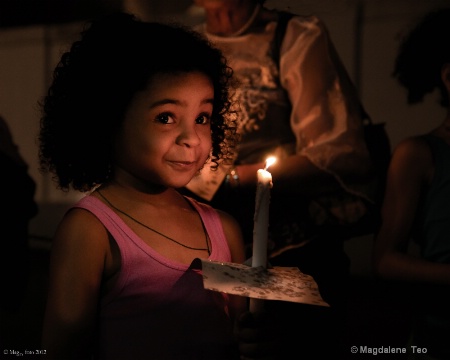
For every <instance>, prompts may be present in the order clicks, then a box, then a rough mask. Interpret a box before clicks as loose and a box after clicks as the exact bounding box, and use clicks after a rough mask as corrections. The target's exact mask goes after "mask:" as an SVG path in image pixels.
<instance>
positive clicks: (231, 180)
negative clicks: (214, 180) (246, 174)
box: [225, 166, 240, 188]
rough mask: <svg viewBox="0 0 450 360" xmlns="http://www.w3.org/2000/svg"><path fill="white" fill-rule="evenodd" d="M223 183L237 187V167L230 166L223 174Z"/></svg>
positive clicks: (238, 183)
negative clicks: (224, 174)
mask: <svg viewBox="0 0 450 360" xmlns="http://www.w3.org/2000/svg"><path fill="white" fill-rule="evenodd" d="M225 184H226V185H227V186H229V187H231V188H237V187H239V185H240V182H239V174H238V172H237V167H236V166H232V167H231V168H230V169H229V170H228V172H227V175H226V176H225Z"/></svg>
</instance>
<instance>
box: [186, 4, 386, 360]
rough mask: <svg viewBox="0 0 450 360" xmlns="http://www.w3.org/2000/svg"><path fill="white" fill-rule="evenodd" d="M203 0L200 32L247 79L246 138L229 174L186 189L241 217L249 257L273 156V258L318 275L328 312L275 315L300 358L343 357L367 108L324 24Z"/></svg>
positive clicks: (367, 165) (243, 100)
mask: <svg viewBox="0 0 450 360" xmlns="http://www.w3.org/2000/svg"><path fill="white" fill-rule="evenodd" d="M194 3H195V4H196V5H198V6H200V7H202V8H203V9H204V11H205V16H206V19H205V22H204V23H203V24H200V25H199V26H198V27H197V28H196V29H197V30H198V31H200V32H201V33H204V34H205V35H206V36H207V37H208V38H209V39H210V40H211V41H212V42H213V43H214V44H215V45H217V46H218V47H220V48H221V49H222V50H223V51H224V54H225V56H226V57H227V58H228V59H229V61H230V65H231V67H232V68H233V70H234V74H235V77H236V80H237V82H238V83H239V87H238V90H237V92H236V97H237V99H238V101H239V104H240V108H239V109H238V111H239V116H240V118H239V120H240V124H239V132H240V135H241V141H240V143H239V145H238V152H237V155H236V159H235V161H234V163H233V164H232V166H229V167H224V169H223V170H222V172H219V173H212V172H209V171H208V169H207V168H206V169H204V170H203V171H202V173H201V175H200V176H199V177H197V178H194V181H192V182H191V183H190V184H188V186H187V189H188V190H189V191H191V192H193V193H195V194H196V195H198V197H197V198H203V200H204V201H205V200H206V201H210V203H211V204H213V206H215V207H217V208H219V209H223V210H225V211H227V212H229V213H231V214H233V215H234V216H235V217H236V218H237V219H238V220H239V222H240V224H241V226H242V228H243V232H244V238H245V240H246V243H247V255H248V256H251V245H252V236H253V235H252V234H253V215H254V209H255V186H256V173H257V170H258V169H261V168H264V161H265V159H266V158H267V157H268V156H270V155H275V156H276V157H277V162H276V163H275V164H274V165H273V166H271V167H270V172H271V173H272V175H273V183H274V186H273V189H272V196H271V203H270V220H269V231H270V235H269V237H270V238H269V247H270V254H269V255H270V260H269V261H270V263H271V264H272V265H276V266H295V267H298V268H300V270H301V271H303V272H304V273H307V274H310V275H312V276H313V277H314V279H315V280H316V281H317V283H318V285H319V289H320V292H321V295H322V296H323V298H324V299H325V301H327V302H328V303H329V304H330V305H331V308H320V307H314V306H306V305H299V304H291V303H279V302H268V303H267V308H268V309H269V308H272V307H273V309H272V310H273V311H275V312H277V313H279V314H280V318H283V319H286V320H287V321H288V323H285V324H284V325H285V328H286V334H285V335H286V339H287V342H291V343H295V344H296V342H297V341H298V340H300V339H301V342H302V343H301V345H300V346H296V351H297V353H298V354H303V355H304V356H306V358H308V359H313V358H319V357H321V356H323V355H331V354H333V355H336V354H337V352H338V350H337V346H338V345H339V341H340V335H341V334H343V331H342V327H343V323H344V321H345V308H346V292H347V289H346V286H347V280H348V276H349V259H348V257H347V255H346V254H345V252H344V247H343V244H344V241H345V240H346V239H348V238H350V237H351V236H355V232H354V229H355V227H356V226H359V225H360V224H361V223H363V222H364V221H365V220H366V219H367V217H368V216H369V208H370V207H371V205H372V200H373V198H372V193H371V189H372V188H371V186H372V185H373V183H374V182H373V181H374V177H373V172H372V171H373V168H372V166H371V160H370V157H369V153H368V150H367V147H366V144H365V141H364V136H363V126H362V124H363V118H364V116H365V114H364V110H363V108H362V106H361V103H360V100H359V98H358V96H357V94H356V91H355V88H354V86H353V84H352V81H351V80H350V77H349V75H348V74H347V71H346V69H345V68H344V67H343V65H342V63H341V61H340V59H339V56H338V54H337V52H336V50H335V48H334V45H333V43H332V41H331V39H330V35H329V33H328V31H327V28H326V26H325V24H324V23H323V22H322V21H321V20H320V19H319V18H318V17H316V16H294V17H292V18H290V19H288V18H287V17H285V15H286V13H284V12H279V11H277V10H270V9H268V8H266V7H264V5H263V3H264V1H258V0H226V1H225V0H223V1H220V0H219V1H218V0H195V1H194ZM383 182H384V179H383ZM190 194H191V195H192V193H190ZM282 312H284V315H281V314H282ZM287 329H289V330H290V331H291V332H290V331H288V330H287ZM291 329H293V331H292V330H291ZM290 334H292V336H293V337H292V338H291V337H289V335H290ZM296 356H297V354H296Z"/></svg>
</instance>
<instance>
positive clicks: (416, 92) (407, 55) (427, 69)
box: [392, 8, 450, 107]
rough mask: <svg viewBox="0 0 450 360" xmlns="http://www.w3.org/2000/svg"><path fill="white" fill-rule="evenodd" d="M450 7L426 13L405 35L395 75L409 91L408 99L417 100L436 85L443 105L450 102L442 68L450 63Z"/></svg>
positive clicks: (410, 101) (413, 102) (415, 101)
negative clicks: (442, 77) (443, 80)
mask: <svg viewBox="0 0 450 360" xmlns="http://www.w3.org/2000/svg"><path fill="white" fill-rule="evenodd" d="M449 35H450V8H443V9H438V10H434V11H432V12H430V13H428V14H426V15H425V16H424V17H423V18H422V19H421V21H420V22H419V23H418V24H417V25H416V27H414V28H413V29H412V30H411V32H410V33H409V34H408V35H407V36H406V37H404V38H403V40H402V43H401V44H400V46H399V51H398V54H397V57H396V60H395V66H394V71H393V74H392V75H393V77H395V78H397V80H398V81H399V83H400V84H401V85H402V86H404V87H405V88H406V89H407V91H408V93H407V94H408V95H407V101H408V103H409V104H415V103H419V102H421V101H423V99H424V97H425V95H426V94H428V93H431V92H433V91H434V90H435V89H436V88H438V89H439V91H440V95H441V96H440V101H439V103H440V105H442V106H444V107H448V106H449V102H448V94H447V90H446V88H445V86H444V84H443V83H442V80H441V69H442V66H443V65H444V64H445V63H450V46H448V42H449Z"/></svg>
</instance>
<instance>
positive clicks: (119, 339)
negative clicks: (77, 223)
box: [74, 196, 239, 360]
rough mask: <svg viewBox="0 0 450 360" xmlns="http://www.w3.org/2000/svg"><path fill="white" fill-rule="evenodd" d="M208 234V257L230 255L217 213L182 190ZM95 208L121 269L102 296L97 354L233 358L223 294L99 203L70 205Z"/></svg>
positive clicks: (185, 359)
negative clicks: (207, 286) (114, 246)
mask: <svg viewBox="0 0 450 360" xmlns="http://www.w3.org/2000/svg"><path fill="white" fill-rule="evenodd" d="M186 199H187V200H188V201H189V202H190V203H191V204H192V206H193V207H194V208H195V209H196V210H197V212H198V213H199V215H200V217H201V219H202V221H203V223H204V225H205V228H206V231H207V233H208V236H209V238H210V240H211V246H212V248H211V255H210V257H209V259H210V260H216V261H231V255H230V250H229V248H228V244H227V241H226V238H225V234H224V232H223V228H222V224H221V221H220V218H219V215H218V213H217V212H216V211H215V210H214V209H213V208H211V207H210V206H208V205H206V204H202V203H199V202H197V201H195V200H194V199H191V198H188V197H186ZM74 207H77V208H83V209H86V210H88V211H90V212H91V213H92V214H94V215H95V216H96V217H97V218H98V219H99V220H100V221H101V222H102V223H103V224H104V226H105V227H106V229H107V230H108V231H109V233H110V234H111V235H112V237H113V238H114V240H115V241H116V243H117V245H118V247H119V249H120V253H121V261H122V264H121V270H120V274H119V276H118V279H117V281H116V284H115V287H114V288H113V289H112V291H110V292H109V293H107V294H105V295H104V296H102V297H101V299H100V304H99V323H98V358H99V359H133V360H136V359H155V360H158V359H177V360H181V359H182V360H188V359H196V360H199V359H238V358H239V355H238V353H237V348H236V345H235V343H234V341H233V336H232V325H231V321H230V319H229V317H228V296H227V295H226V294H222V293H219V292H215V291H210V290H205V289H204V288H203V279H202V274H201V270H199V269H194V268H193V266H192V265H191V267H190V266H187V265H184V264H181V263H177V262H175V261H172V260H170V259H168V258H165V257H164V256H162V255H160V254H159V253H157V252H156V251H154V250H153V249H152V248H151V247H150V246H148V245H147V244H146V243H145V242H144V241H143V240H141V239H140V238H139V237H138V236H137V235H136V234H135V233H134V232H133V231H132V230H131V229H130V228H129V227H128V226H127V225H126V224H125V223H124V222H123V220H122V219H121V218H120V217H119V216H118V215H117V214H116V213H115V212H114V211H112V210H111V209H110V208H109V207H108V206H106V205H105V204H104V203H103V202H101V201H100V200H98V199H97V198H95V197H93V196H86V197H84V198H83V199H81V200H80V201H79V202H78V203H77V204H75V205H74Z"/></svg>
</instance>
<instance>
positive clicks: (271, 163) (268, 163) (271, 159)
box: [264, 156, 277, 170]
mask: <svg viewBox="0 0 450 360" xmlns="http://www.w3.org/2000/svg"><path fill="white" fill-rule="evenodd" d="M276 161H277V158H276V157H275V156H271V157H269V158H267V159H266V167H265V168H264V170H267V169H268V168H269V166H270V165H273V164H274V163H275V162H276Z"/></svg>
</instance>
